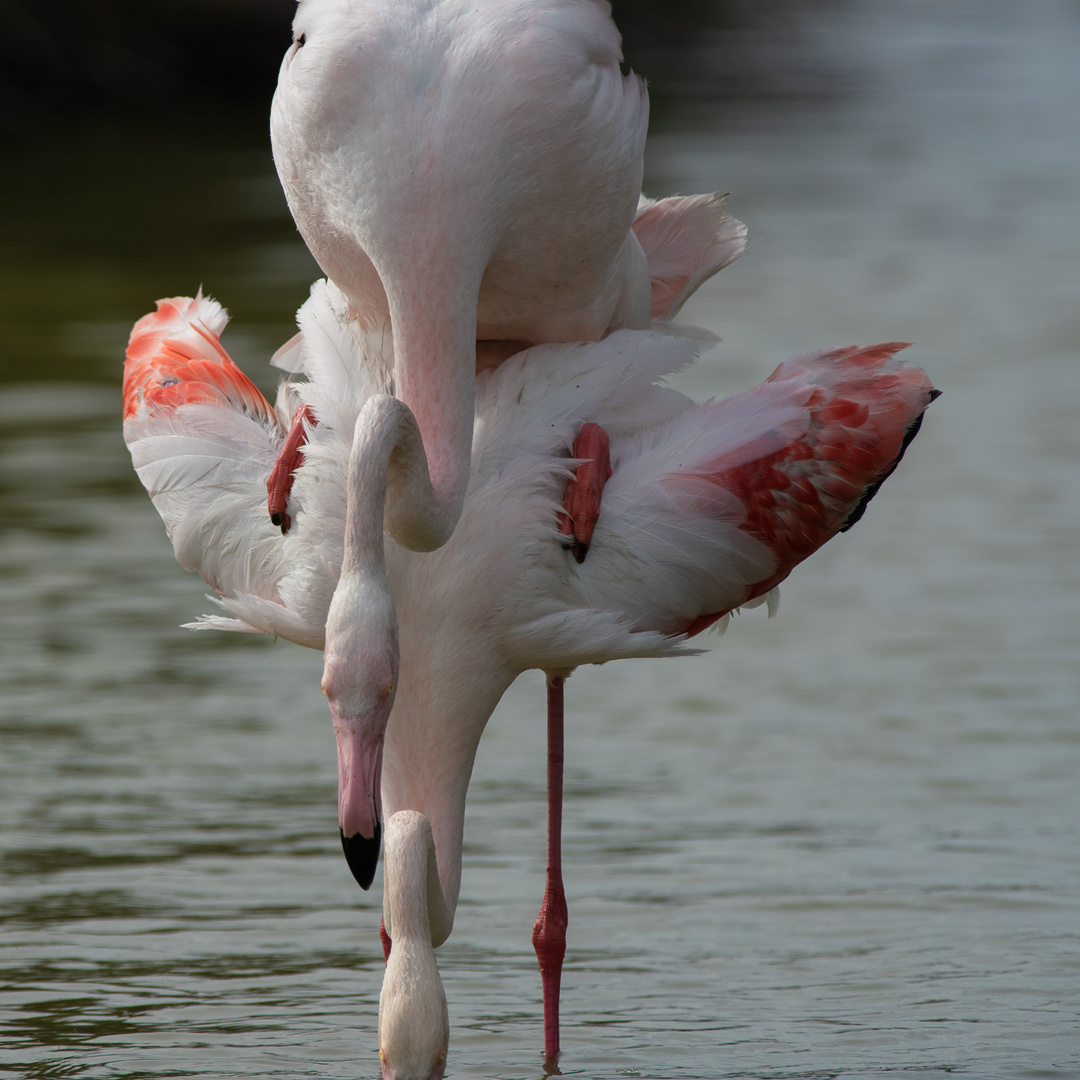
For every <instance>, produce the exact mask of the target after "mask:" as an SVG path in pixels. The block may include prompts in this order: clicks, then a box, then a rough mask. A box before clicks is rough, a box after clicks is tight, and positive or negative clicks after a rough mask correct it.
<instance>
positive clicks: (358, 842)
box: [341, 821, 382, 889]
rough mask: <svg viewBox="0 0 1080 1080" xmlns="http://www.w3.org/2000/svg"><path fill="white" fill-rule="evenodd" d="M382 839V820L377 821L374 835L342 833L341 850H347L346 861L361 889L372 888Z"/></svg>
mask: <svg viewBox="0 0 1080 1080" xmlns="http://www.w3.org/2000/svg"><path fill="white" fill-rule="evenodd" d="M381 839H382V822H379V821H376V822H375V835H374V836H372V837H367V836H361V835H360V834H359V833H357V834H356V835H355V836H346V835H345V833H344V832H342V833H341V850H342V851H344V852H345V861H346V862H347V863H348V864H349V869H350V870H351V871H352V876H353V877H354V878H356V883H357V884H358V885H359V886H360V888H361V889H370V888H371V883H372V882H373V881H374V880H375V867H376V866H378V864H379V842H380V841H381Z"/></svg>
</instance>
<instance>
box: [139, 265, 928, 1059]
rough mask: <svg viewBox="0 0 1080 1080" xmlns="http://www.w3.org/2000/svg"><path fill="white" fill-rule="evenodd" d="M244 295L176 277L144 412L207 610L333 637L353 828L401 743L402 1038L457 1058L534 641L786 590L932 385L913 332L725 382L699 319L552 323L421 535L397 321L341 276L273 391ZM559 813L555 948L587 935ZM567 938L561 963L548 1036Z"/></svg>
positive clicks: (158, 500)
mask: <svg viewBox="0 0 1080 1080" xmlns="http://www.w3.org/2000/svg"><path fill="white" fill-rule="evenodd" d="M225 322H226V316H225V314H224V312H223V311H222V310H221V308H220V307H219V306H218V305H217V304H216V303H214V302H213V301H211V300H207V299H203V298H201V297H200V298H197V299H195V300H187V299H179V300H172V301H163V302H161V303H160V305H159V309H158V311H157V312H156V313H155V314H152V315H148V316H146V317H145V318H144V319H142V320H140V322H139V323H138V324H137V325H136V327H135V330H134V331H133V334H132V339H131V344H130V347H129V353H128V361H127V365H126V376H125V410H124V411H125V438H126V439H127V441H128V443H129V445H130V447H131V451H132V456H133V460H134V463H135V466H136V469H137V470H138V472H139V476H140V478H141V479H142V480H143V482H144V484H145V485H146V487H147V489H148V491H149V492H150V494H151V497H152V498H153V500H154V503H155V505H156V506H157V508H158V510H159V512H160V513H161V515H162V517H163V518H164V520H165V522H166V526H167V528H168V531H169V534H170V537H171V539H172V542H173V546H174V549H175V551H176V554H177V557H178V559H179V561H180V562H181V564H182V565H183V566H185V567H187V568H189V569H192V570H195V571H197V572H199V573H200V574H201V575H202V576H203V577H204V579H205V580H206V581H207V582H209V583H210V584H211V585H212V586H213V587H214V588H215V590H216V591H217V592H218V594H219V597H220V603H221V605H222V607H224V608H225V610H226V615H225V616H207V617H204V618H203V619H202V620H200V621H199V623H197V624H196V625H197V626H201V627H216V628H220V629H230V630H245V631H253V632H257V633H264V634H273V635H276V636H281V637H286V638H289V639H290V640H293V641H297V642H299V643H300V644H304V645H308V646H311V647H315V648H318V647H325V652H326V657H325V666H324V689H325V690H326V692H327V695H328V698H329V700H330V709H331V714H332V716H333V718H334V724H335V729H336V732H337V737H338V747H339V782H340V788H339V809H340V813H341V819H342V824H343V828H348V827H350V826H349V822H350V820H351V818H352V817H353V816H364V815H367V814H370V815H376V814H378V812H379V810H378V806H377V803H378V800H379V792H380V776H379V761H380V759H381V761H382V765H381V801H382V810H383V811H384V812H385V814H386V819H387V837H386V869H385V890H384V897H385V900H384V905H385V908H384V916H385V921H386V927H387V930H388V931H389V933H390V935H391V937H392V938H393V940H394V945H393V949H392V950H391V952H390V955H389V958H388V966H387V971H386V976H385V981H384V986H383V992H382V996H381V999H380V1017H379V1033H380V1054H381V1055H382V1059H383V1069H384V1075H386V1076H397V1077H400V1078H403V1080H404V1078H406V1077H431V1076H436V1077H437V1076H441V1075H442V1069H443V1064H444V1062H445V1055H446V1040H447V1024H446V1019H445V1017H446V1005H445V996H444V993H443V989H442V985H441V982H440V981H439V978H438V972H437V968H436V966H435V960H434V954H433V952H432V949H433V947H435V946H437V945H439V944H441V942H442V941H443V940H445V938H446V936H447V935H448V934H449V932H450V929H451V927H452V925H453V918H454V911H455V907H456V904H457V899H458V892H459V886H460V880H461V850H462V831H463V823H464V809H465V797H466V792H467V789H468V783H469V778H470V774H471V770H472V765H473V760H474V756H475V752H476V748H477V745H478V742H479V739H480V736H481V733H482V732H483V729H484V726H485V724H486V722H487V720H488V718H489V716H490V715H491V712H492V710H493V709H494V707H495V705H496V703H497V702H498V700H499V698H500V697H501V695H502V694H503V692H504V691H505V689H506V688H507V687H508V686H509V685H510V683H511V682H512V681H513V679H514V678H515V677H516V676H517V675H518V674H519V673H520V672H521V671H524V670H526V669H528V668H534V667H535V668H540V669H542V670H544V671H545V672H547V673H548V675H549V679H550V680H551V685H552V686H553V689H554V690H558V689H559V688H560V687H561V681H560V680H561V677H562V676H564V675H565V674H566V673H567V672H569V671H571V670H572V669H573V668H574V667H576V666H577V665H579V664H585V663H596V662H604V661H607V660H611V659H616V658H621V657H630V656H663V655H671V654H673V653H676V652H679V651H682V650H683V649H684V644H683V643H684V641H685V638H686V636H687V635H688V634H692V633H696V632H697V631H698V630H700V629H703V628H704V627H705V626H707V625H709V624H711V623H715V622H722V621H723V620H725V619H726V618H727V614H728V613H729V612H730V611H732V610H734V609H735V608H737V607H739V606H740V605H748V604H752V603H754V602H760V601H762V600H763V599H766V598H768V597H770V596H771V594H772V591H773V590H774V589H775V587H776V586H777V584H778V583H779V582H780V581H781V580H782V579H783V578H784V577H785V576H786V575H787V574H788V573H789V572H790V570H791V569H792V567H793V566H795V565H796V564H797V563H798V562H799V561H801V560H802V559H803V558H805V557H806V556H807V555H809V554H811V553H812V552H813V551H814V550H816V548H817V547H819V546H820V545H821V544H822V543H824V542H825V541H826V540H828V539H829V538H830V537H831V536H833V535H834V534H835V533H836V532H837V531H840V530H842V529H845V528H847V527H849V526H850V525H851V524H852V523H853V522H854V521H855V520H856V519H857V518H858V517H859V515H860V514H861V513H862V510H863V508H864V507H865V505H866V502H867V501H868V499H869V498H870V496H871V495H872V494H873V493H874V492H875V491H876V490H877V487H878V485H879V484H880V483H881V481H882V480H883V479H884V477H885V476H887V475H888V473H889V472H890V471H891V470H892V468H893V467H895V464H896V462H897V461H898V460H899V457H900V455H901V454H902V452H903V449H904V448H905V446H906V445H907V442H908V441H909V440H910V438H911V437H912V436H913V434H914V432H915V431H916V430H917V427H918V423H919V421H920V419H921V414H922V412H923V410H924V409H925V407H926V405H927V404H928V403H929V401H930V400H932V398H933V396H934V395H935V391H933V389H932V388H931V386H930V384H929V382H928V380H927V379H926V376H925V375H924V373H923V372H922V371H920V370H918V369H913V368H903V367H901V366H900V365H899V364H898V363H897V362H896V361H895V360H894V359H892V353H893V352H894V351H895V349H896V348H897V347H898V346H896V345H886V346H876V347H873V348H869V349H857V348H848V349H838V350H832V351H830V352H825V353H818V354H814V355H810V356H806V357H801V358H796V359H794V360H791V361H788V362H786V363H785V364H782V365H781V366H780V367H779V368H778V369H777V370H776V371H775V372H774V373H773V375H772V376H771V377H770V379H769V380H768V381H766V382H765V383H763V384H761V385H760V386H758V387H756V388H754V389H753V390H750V391H748V392H746V393H744V394H741V395H738V396H737V397H734V398H730V399H727V400H725V401H721V402H719V403H710V404H705V405H697V404H694V403H692V402H690V401H689V400H688V399H686V398H685V397H683V396H682V395H680V394H678V393H676V392H674V391H672V390H670V389H665V388H663V387H662V386H660V385H659V384H658V380H659V379H661V378H662V376H664V375H665V374H667V373H669V372H670V371H672V370H675V369H677V368H680V367H683V366H685V365H686V364H688V363H690V362H692V361H693V360H694V358H695V357H696V355H697V352H698V351H699V349H700V347H701V344H700V342H695V341H691V340H687V339H684V338H679V337H675V336H672V335H670V334H665V333H662V332H657V331H620V332H617V333H614V334H612V335H610V336H608V337H607V338H605V339H604V340H603V341H601V342H597V343H588V344H569V345H546V346H539V347H536V348H533V349H530V350H528V351H526V352H522V353H519V354H518V355H516V356H514V357H512V358H510V359H509V360H507V361H505V362H504V363H503V364H502V365H500V366H499V367H498V368H496V369H494V370H491V371H484V372H481V373H480V374H479V375H478V376H477V379H476V415H475V423H474V427H473V444H472V467H471V476H470V482H469V489H468V496H467V498H466V500H465V503H464V509H463V512H462V515H461V520H460V522H459V524H458V527H457V529H456V530H455V532H454V534H453V536H452V537H451V538H450V541H449V542H448V543H447V544H446V545H445V546H443V547H441V548H439V549H438V550H436V551H432V552H429V553H426V554H418V553H415V552H413V551H409V550H406V549H405V548H403V547H401V546H400V545H398V544H397V543H395V542H393V541H390V540H386V539H384V536H383V527H382V526H383V520H384V514H383V512H381V511H380V507H384V508H385V520H386V521H387V522H391V521H394V520H395V519H396V520H397V523H398V525H399V527H400V528H401V529H403V530H405V531H408V529H409V528H410V527H411V526H410V515H411V514H412V511H413V507H415V506H417V505H419V506H421V507H422V506H423V503H424V501H425V500H428V499H430V498H431V491H430V485H429V484H428V482H427V474H426V470H425V469H424V468H423V463H422V458H423V447H422V444H421V441H420V437H419V433H418V431H417V428H416V424H415V421H413V419H412V417H411V415H410V413H409V411H408V410H407V409H406V408H405V407H404V406H403V405H402V404H401V403H400V402H398V401H396V400H395V399H393V398H391V397H389V396H387V395H386V394H385V390H386V389H387V388H388V387H389V386H390V380H391V372H392V370H393V364H392V359H391V358H390V357H389V356H388V355H386V354H385V353H384V352H382V348H383V343H384V338H383V337H382V336H381V335H379V334H364V333H363V332H361V331H359V330H358V328H357V324H356V322H355V320H354V319H353V318H352V315H351V312H350V308H349V301H348V298H347V297H345V296H343V295H342V294H340V293H338V292H337V290H336V289H334V288H333V287H332V286H328V285H325V284H317V285H316V287H315V288H314V289H313V293H312V298H311V300H310V301H309V302H308V304H307V305H305V307H304V308H303V309H301V313H300V326H301V330H302V338H301V341H300V343H299V345H298V347H297V350H296V355H294V357H293V359H294V361H297V362H298V365H297V366H299V367H300V368H301V369H302V370H303V373H304V375H305V376H306V378H307V381H306V382H297V383H288V384H286V385H285V387H284V388H283V391H282V393H281V394H280V395H279V403H278V408H277V410H276V411H275V410H274V409H273V408H272V407H271V406H270V405H269V404H268V403H267V402H266V401H265V400H264V399H263V398H262V396H261V395H260V394H259V393H258V391H257V390H255V388H254V387H253V386H252V384H251V383H250V382H248V380H247V379H246V378H245V377H244V376H243V375H242V374H241V373H240V372H239V370H238V369H237V368H236V367H235V365H232V363H231V361H229V360H228V358H227V356H226V355H225V353H224V351H223V350H222V348H221V346H220V343H219V341H218V338H219V335H220V333H221V331H222V329H223V328H224V325H225ZM300 403H304V404H306V405H308V406H309V407H310V408H311V409H312V410H313V412H314V414H315V415H316V416H317V418H318V421H319V423H318V425H317V426H315V427H310V426H309V429H308V430H307V432H306V434H307V437H308V440H309V441H308V445H307V447H306V448H305V450H304V452H303V455H302V457H303V460H302V464H301V465H300V467H299V468H298V470H297V474H296V478H295V486H294V489H293V494H292V508H293V511H294V514H293V520H294V525H293V528H292V529H291V530H290V531H289V532H288V534H287V535H282V534H280V533H279V532H278V531H277V530H275V529H273V528H272V527H271V526H270V524H269V523H268V522H267V520H266V517H265V513H264V511H263V506H264V502H263V495H264V490H265V489H264V478H265V476H266V474H267V471H268V469H269V466H270V464H271V463H272V462H273V460H274V459H275V457H276V455H277V454H278V453H279V451H280V448H281V445H282V443H283V441H284V440H285V438H286V428H287V425H288V418H289V416H290V415H291V412H292V410H293V409H294V408H295V407H296V406H297V405H298V404H300ZM590 422H591V423H598V424H600V425H602V427H603V429H604V430H606V431H607V433H608V434H609V435H610V438H611V464H612V470H613V471H612V473H611V476H610V479H609V480H608V481H607V484H606V486H605V487H604V490H603V509H602V513H600V515H599V518H598V520H597V522H596V527H595V533H594V535H593V537H592V546H591V551H590V554H589V557H588V558H587V559H586V560H585V562H584V563H579V562H578V561H577V560H576V559H575V558H574V557H573V556H572V554H571V553H570V552H569V551H568V550H567V549H566V543H567V538H566V537H565V536H564V534H563V533H562V532H560V529H559V526H558V523H557V522H558V517H559V513H560V510H561V509H562V507H563V501H562V500H563V493H564V489H565V487H566V484H567V478H568V476H570V475H571V474H572V461H570V460H569V459H568V454H569V453H570V447H571V445H572V443H573V442H574V440H575V439H576V438H577V436H578V433H579V432H580V431H581V429H582V427H583V425H585V424H587V423H590ZM388 473H389V479H388ZM411 489H415V491H414V494H415V496H416V498H415V500H414V501H413V503H412V505H411V506H410V504H409V502H408V495H409V493H410V490H411ZM391 711H392V720H391ZM556 712H557V710H556ZM554 715H555V713H553V716H554ZM556 719H557V720H559V721H561V717H556ZM388 721H390V722H389V723H388ZM557 726H558V725H557V724H554V722H553V730H554V728H555V727H557ZM555 734H556V735H558V731H555ZM384 740H385V748H383V741H384ZM365 748H366V749H365ZM372 763H374V766H373V767H372ZM552 795H553V797H552V808H553V810H554V811H556V812H557V810H558V799H557V798H556V797H555V796H556V795H557V791H553V793H552ZM358 807H359V809H358ZM399 811H403V812H407V813H406V814H405V816H402V815H401V814H400V813H399ZM549 839H551V838H550V837H549ZM553 839H554V840H555V841H556V846H555V847H554V848H553V856H554V857H553V858H550V859H549V868H548V869H549V887H548V891H547V892H546V893H545V903H544V907H543V909H542V911H541V918H540V919H539V920H538V930H537V935H538V937H539V943H538V946H537V951H538V955H540V957H541V965H542V968H543V967H544V964H545V960H544V956H545V953H546V954H547V955H548V957H549V958H551V957H555V956H556V954H558V956H557V959H558V964H561V949H563V948H565V918H564V916H565V904H564V902H563V903H562V905H561V906H560V903H559V902H558V900H559V899H560V896H559V894H561V883H560V882H559V881H558V851H557V836H556V837H554V838H553ZM558 964H556V963H554V961H553V960H551V959H549V961H548V964H547V969H546V970H545V972H544V975H545V995H544V996H545V1045H546V1050H547V1051H548V1054H549V1057H553V1056H554V1052H555V1051H557V1006H558V971H557V968H558ZM440 1018H441V1019H440Z"/></svg>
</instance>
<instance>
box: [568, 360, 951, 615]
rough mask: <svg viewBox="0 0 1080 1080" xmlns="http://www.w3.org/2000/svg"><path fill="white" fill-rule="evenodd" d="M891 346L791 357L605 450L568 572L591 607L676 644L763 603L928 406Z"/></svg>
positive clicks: (917, 374)
mask: <svg viewBox="0 0 1080 1080" xmlns="http://www.w3.org/2000/svg"><path fill="white" fill-rule="evenodd" d="M902 347H904V346H903V345H902V344H900V343H891V344H885V345H876V346H872V347H870V348H856V347H851V348H844V349H833V350H827V351H824V352H820V353H815V354H812V355H808V356H803V357H797V358H795V359H792V360H789V361H786V362H785V363H783V364H781V365H780V366H779V367H778V368H777V370H776V371H775V372H774V373H773V374H772V375H771V376H770V378H769V379H768V380H767V381H766V382H764V383H762V384H761V385H760V386H758V387H755V388H754V389H752V390H750V391H747V392H746V393H743V394H739V395H737V396H735V397H732V398H728V399H726V400H724V401H721V402H717V403H713V404H709V405H700V406H694V407H692V408H690V409H687V410H685V411H684V412H682V413H681V414H680V415H679V416H677V417H676V418H675V419H674V420H672V421H669V422H667V423H665V424H663V425H660V426H658V427H655V428H652V429H646V430H644V431H643V432H641V433H639V434H638V435H637V436H636V437H635V438H634V439H632V440H630V441H628V442H624V443H623V444H621V445H619V444H618V443H614V444H613V447H612V459H613V467H614V471H613V475H612V478H611V480H610V481H609V482H608V485H607V487H606V488H605V491H604V496H603V504H602V508H601V513H600V518H599V521H598V524H597V528H596V533H595V536H594V540H593V548H592V549H591V553H590V556H589V558H590V560H593V559H595V565H594V567H589V564H588V562H586V564H585V565H584V566H583V567H582V568H581V570H582V573H583V575H588V574H589V573H590V572H591V573H592V574H593V575H594V578H593V580H591V581H590V588H591V589H592V591H593V592H594V594H595V593H596V592H597V591H598V590H599V591H602V592H604V593H605V594H607V595H608V600H607V602H608V603H618V599H617V596H616V595H611V594H612V593H616V594H618V593H621V594H623V595H624V597H625V599H624V600H623V601H622V602H623V604H625V605H626V606H627V607H629V605H630V604H631V603H632V602H634V600H633V598H635V597H637V598H638V599H637V600H636V608H637V610H638V611H639V612H640V615H639V618H640V619H641V625H642V626H643V627H648V628H650V629H666V630H668V632H671V633H684V634H687V635H693V634H696V633H698V632H699V631H701V630H703V629H705V628H706V627H707V626H709V625H711V624H713V623H715V622H717V621H719V620H721V619H723V618H724V616H726V615H727V614H728V613H729V612H731V611H732V610H734V609H735V608H737V607H740V606H742V605H745V604H748V603H752V602H754V601H760V600H761V599H763V598H767V597H768V596H769V595H770V594H771V593H772V590H773V589H775V588H776V586H777V585H779V584H780V582H781V581H783V580H784V578H786V577H787V576H788V574H789V573H791V571H792V570H793V569H794V567H795V566H796V565H798V563H800V562H801V561H802V560H803V559H805V558H807V556H809V555H811V554H812V553H813V552H814V551H816V550H817V549H818V548H819V547H821V546H822V545H823V544H824V543H825V542H826V541H828V540H829V539H831V538H832V537H833V536H834V535H836V533H838V532H841V531H844V530H846V529H848V528H850V527H851V526H852V525H853V524H854V523H855V522H856V521H857V520H858V519H859V518H860V517H861V515H862V513H863V511H864V510H865V508H866V505H867V503H868V502H869V500H870V499H871V498H872V497H873V495H874V494H875V493H876V492H877V490H878V488H879V487H880V486H881V484H882V483H883V481H884V480H885V479H886V477H888V475H889V474H890V473H891V472H892V470H893V469H894V468H895V467H896V465H897V463H898V462H899V460H900V458H901V457H902V456H903V453H904V450H905V449H906V448H907V445H908V444H909V443H910V441H911V439H912V438H913V437H914V435H915V433H916V432H917V431H918V428H919V424H920V423H921V419H922V414H923V411H924V410H925V409H926V407H927V406H928V405H929V403H930V402H931V401H932V400H933V399H934V398H935V397H936V396H937V393H938V392H937V391H935V390H934V388H933V387H932V386H931V384H930V381H929V379H928V378H927V376H926V374H925V372H923V371H922V370H921V369H918V368H906V367H904V366H902V365H901V364H900V362H899V361H897V360H896V359H895V356H894V354H895V353H896V352H897V351H898V350H899V349H900V348H902ZM605 552H606V554H605ZM642 596H647V597H648V600H647V603H645V604H643V603H642V601H641V599H640V597H642ZM631 610H632V608H631Z"/></svg>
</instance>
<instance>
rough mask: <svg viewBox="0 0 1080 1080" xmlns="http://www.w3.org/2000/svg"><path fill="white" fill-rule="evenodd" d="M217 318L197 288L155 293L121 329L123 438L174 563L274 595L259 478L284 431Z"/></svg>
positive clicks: (275, 547) (221, 586) (271, 533)
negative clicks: (125, 335) (224, 339)
mask: <svg viewBox="0 0 1080 1080" xmlns="http://www.w3.org/2000/svg"><path fill="white" fill-rule="evenodd" d="M227 322H228V315H227V313H226V312H225V310H224V309H223V308H222V307H221V305H220V304H218V303H217V302H216V301H214V300H211V299H210V298H209V297H204V296H203V295H202V294H201V292H200V294H199V295H198V296H196V297H195V298H194V299H192V298H190V297H176V298H174V299H169V300H160V301H158V306H157V311H155V312H153V313H151V314H149V315H144V316H143V317H142V318H141V319H140V320H139V321H138V322H137V323H136V324H135V327H134V329H133V330H132V332H131V339H130V341H129V344H128V350H127V358H126V360H125V362H124V441H125V442H126V443H127V445H128V448H129V449H130V451H131V457H132V461H133V463H134V465H135V471H136V472H137V473H138V476H139V479H140V480H141V481H142V482H143V485H144V486H145V488H146V490H147V491H148V492H149V494H150V498H151V499H152V500H153V503H154V506H155V507H156V508H157V511H158V513H159V514H160V515H161V517H162V520H163V521H164V522H165V529H166V531H167V532H168V535H169V539H170V540H171V541H172V545H173V550H174V551H175V553H176V558H177V560H178V561H179V563H180V565H181V566H183V567H184V568H185V569H186V570H193V571H195V572H196V573H198V574H199V575H200V576H201V577H202V578H203V580H204V581H205V582H206V583H207V584H208V585H210V586H211V587H213V588H214V590H215V591H216V592H218V593H219V594H221V595H223V596H234V595H237V594H240V593H250V594H255V595H257V596H261V597H264V598H266V599H273V598H275V596H276V582H277V580H278V578H279V577H280V571H281V565H280V564H281V558H282V549H283V546H282V544H281V536H280V533H279V532H278V530H277V529H275V528H274V526H273V525H272V524H271V523H270V520H269V518H268V517H267V514H266V478H267V477H268V476H269V475H270V470H271V469H272V468H273V465H274V461H275V458H276V456H277V453H278V451H279V449H280V447H281V444H282V442H283V441H284V438H285V434H286V428H285V426H284V425H283V423H282V421H281V419H280V417H279V416H278V414H277V412H276V411H275V410H274V408H273V407H272V406H271V405H270V403H269V402H268V401H267V400H266V399H265V398H264V397H263V396H262V394H261V393H260V392H259V390H258V389H257V388H256V387H255V385H254V384H253V383H252V382H251V380H250V379H248V378H247V376H246V375H244V373H243V372H242V371H241V370H240V369H239V368H238V367H237V366H236V364H234V363H233V361H232V360H231V359H230V358H229V356H228V354H227V353H226V352H225V350H224V349H223V348H222V346H221V342H220V340H219V337H220V334H221V331H222V330H223V329H224V328H225V324H226V323H227Z"/></svg>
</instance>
